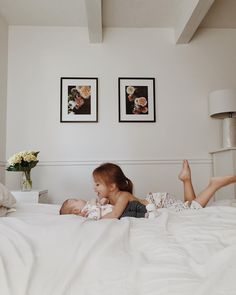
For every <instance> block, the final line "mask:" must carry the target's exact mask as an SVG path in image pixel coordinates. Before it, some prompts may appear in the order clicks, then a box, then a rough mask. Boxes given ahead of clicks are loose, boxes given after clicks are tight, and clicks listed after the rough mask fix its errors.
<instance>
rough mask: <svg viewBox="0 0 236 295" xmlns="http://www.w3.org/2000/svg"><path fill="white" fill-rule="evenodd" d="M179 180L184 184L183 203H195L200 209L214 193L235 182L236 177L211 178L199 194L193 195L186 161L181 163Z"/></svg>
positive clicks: (189, 170)
mask: <svg viewBox="0 0 236 295" xmlns="http://www.w3.org/2000/svg"><path fill="white" fill-rule="evenodd" d="M179 179H180V180H181V181H182V182H183V184H184V202H186V201H189V202H191V201H193V200H194V201H196V202H198V203H199V204H200V205H201V206H202V207H205V206H206V205H207V203H208V202H209V200H210V199H211V198H212V197H213V196H214V194H215V193H216V191H218V190H219V189H221V188H222V187H224V186H227V185H229V184H232V183H235V182H236V175H232V176H222V177H213V178H212V179H211V180H210V182H209V184H208V186H207V187H206V188H205V189H204V190H203V191H202V192H201V193H200V194H199V195H197V196H196V195H195V192H194V189H193V185H192V178H191V169H190V167H189V164H188V161H187V160H184V161H183V168H182V170H181V172H180V174H179Z"/></svg>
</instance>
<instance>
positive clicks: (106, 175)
mask: <svg viewBox="0 0 236 295" xmlns="http://www.w3.org/2000/svg"><path fill="white" fill-rule="evenodd" d="M93 177H94V178H95V179H96V178H97V179H101V180H102V181H103V182H105V184H107V185H108V184H112V183H115V184H116V185H117V187H118V189H119V190H120V191H126V192H129V193H131V194H132V193H133V183H132V181H131V180H130V179H129V178H127V177H126V176H125V175H124V172H123V171H122V169H121V168H120V166H118V165H116V164H113V163H104V164H102V165H100V166H99V167H97V168H96V169H95V170H94V171H93Z"/></svg>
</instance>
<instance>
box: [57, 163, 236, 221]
mask: <svg viewBox="0 0 236 295" xmlns="http://www.w3.org/2000/svg"><path fill="white" fill-rule="evenodd" d="M93 179H94V184H95V192H96V193H97V196H98V198H99V199H102V198H106V199H107V200H108V201H109V204H111V205H113V207H112V211H111V212H109V213H106V214H104V215H103V216H102V218H120V217H121V216H122V214H123V213H124V211H125V209H126V207H127V206H129V203H130V202H132V201H135V202H136V203H139V204H142V205H144V206H146V207H147V208H148V207H149V206H150V204H151V206H152V207H153V206H154V207H155V209H159V208H170V209H173V210H174V211H177V212H179V211H182V210H196V209H201V208H204V207H205V206H206V205H207V203H208V202H209V200H210V199H211V198H212V197H213V195H214V194H215V192H216V191H217V190H219V189H220V188H222V187H224V186H227V185H229V184H232V183H235V182H236V175H234V176H223V177H214V178H212V179H211V181H210V182H209V185H208V186H207V188H205V189H204V190H203V191H202V192H201V193H200V194H199V195H198V196H196V195H195V193H194V189H193V186H192V181H191V170H190V167H189V164H188V161H187V160H184V161H183V168H182V170H181V172H180V174H179V179H180V180H181V181H182V182H183V184H184V202H182V201H181V200H176V199H174V198H173V197H171V196H170V195H169V194H168V193H149V194H148V195H147V197H146V198H145V199H138V198H137V197H135V196H134V195H133V194H132V192H133V184H132V182H131V180H130V179H128V178H127V177H126V176H125V175H124V173H123V171H122V169H121V168H120V167H119V166H118V165H116V164H113V163H105V164H102V165H100V166H99V167H97V168H96V169H95V170H94V171H93ZM62 206H63V205H62ZM62 214H68V213H62ZM69 214H70V213H69ZM72 214H73V213H72ZM77 214H78V215H81V216H84V217H86V216H87V215H88V212H86V211H83V212H79V211H78V213H77Z"/></svg>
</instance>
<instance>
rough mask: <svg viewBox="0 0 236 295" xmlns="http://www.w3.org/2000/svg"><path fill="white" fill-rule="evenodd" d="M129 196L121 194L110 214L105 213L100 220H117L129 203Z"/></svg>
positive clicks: (124, 193) (125, 193)
mask: <svg viewBox="0 0 236 295" xmlns="http://www.w3.org/2000/svg"><path fill="white" fill-rule="evenodd" d="M129 195H130V193H127V192H122V193H121V194H120V196H119V197H118V199H117V201H116V203H115V205H114V207H113V210H112V212H110V213H107V214H106V215H104V216H103V217H102V218H119V217H120V216H121V215H122V213H123V212H124V210H125V208H126V206H127V204H128V202H129Z"/></svg>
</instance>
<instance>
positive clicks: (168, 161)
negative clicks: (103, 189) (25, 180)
mask: <svg viewBox="0 0 236 295" xmlns="http://www.w3.org/2000/svg"><path fill="white" fill-rule="evenodd" d="M188 161H189V163H190V164H192V165H199V164H201V165H212V159H209V158H205V159H194V158H192V159H188ZM106 162H112V163H118V164H120V165H128V166H135V165H149V166H150V165H179V164H181V163H182V162H183V159H178V158H175V159H147V160H131V159H126V160H119V159H116V160H114V159H106V160H82V161H79V160H74V161H40V162H39V163H38V164H37V166H43V167H47V166H48V167H50V166H97V165H100V164H101V163H106ZM6 166H7V162H3V161H0V167H6Z"/></svg>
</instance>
